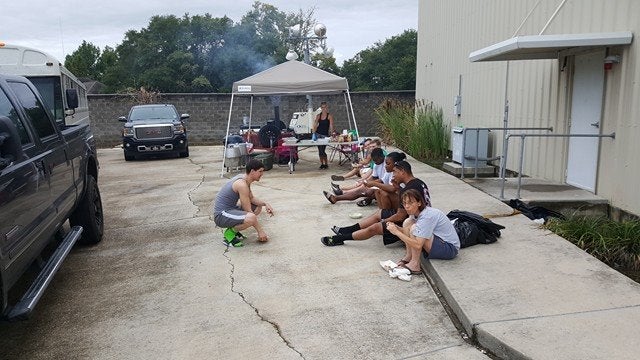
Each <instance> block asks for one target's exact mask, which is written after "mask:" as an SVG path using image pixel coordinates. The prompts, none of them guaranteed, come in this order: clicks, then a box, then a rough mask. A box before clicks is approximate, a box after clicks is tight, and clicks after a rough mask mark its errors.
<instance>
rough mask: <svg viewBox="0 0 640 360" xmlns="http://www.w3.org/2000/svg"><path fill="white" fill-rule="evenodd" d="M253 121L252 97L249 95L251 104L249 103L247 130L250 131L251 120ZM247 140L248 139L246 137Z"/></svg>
mask: <svg viewBox="0 0 640 360" xmlns="http://www.w3.org/2000/svg"><path fill="white" fill-rule="evenodd" d="M252 119H253V95H251V102H250V103H249V130H251V120H252ZM247 139H248V137H247Z"/></svg>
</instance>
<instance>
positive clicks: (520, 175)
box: [500, 132, 616, 199]
mask: <svg viewBox="0 0 640 360" xmlns="http://www.w3.org/2000/svg"><path fill="white" fill-rule="evenodd" d="M512 136H518V137H520V138H521V139H522V141H521V142H520V163H519V165H518V191H517V193H516V199H520V188H521V186H522V166H523V163H524V139H525V138H526V137H562V138H567V137H598V138H604V137H610V138H612V139H615V138H616V133H615V132H612V133H611V134H608V135H600V134H509V135H507V136H506V141H507V142H508V141H509V139H510V138H511V137H512ZM504 163H505V167H506V163H507V158H506V154H505V159H504ZM501 179H502V186H501V189H500V199H504V183H505V182H506V177H505V176H504V174H503V175H502V177H501Z"/></svg>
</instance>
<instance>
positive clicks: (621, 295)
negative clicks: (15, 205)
mask: <svg viewBox="0 0 640 360" xmlns="http://www.w3.org/2000/svg"><path fill="white" fill-rule="evenodd" d="M221 155H222V148H221V147H193V148H192V149H191V156H190V157H189V158H186V159H158V160H150V161H135V162H125V161H124V159H123V158H122V150H121V149H101V150H100V151H99V157H100V161H101V166H102V168H101V174H100V180H99V184H100V189H101V192H102V198H103V205H104V211H105V238H104V240H103V242H102V243H101V244H99V245H98V246H95V247H80V248H76V249H74V251H73V252H72V253H71V254H70V256H69V259H68V260H67V261H65V263H64V264H63V266H62V268H61V269H60V272H59V274H58V275H57V276H56V278H55V279H54V282H53V283H52V285H51V286H50V289H49V290H48V291H47V293H46V294H45V296H44V298H43V300H42V301H41V303H40V304H39V305H38V307H37V308H36V312H35V314H34V316H33V318H32V319H31V320H29V321H27V322H23V323H17V324H2V325H1V326H0V348H2V349H3V350H2V353H1V354H2V357H3V358H7V359H86V358H90V359H114V358H118V359H125V358H126V359H130V358H137V359H154V360H157V359H215V358H225V359H247V358H255V359H289V358H291V359H294V358H296V359H299V358H303V359H390V358H392V359H486V358H487V356H486V355H485V354H483V352H482V351H480V350H478V349H477V348H475V347H474V346H472V345H470V344H469V343H468V342H467V341H465V340H464V339H463V336H462V335H461V334H460V333H459V332H458V330H457V329H456V328H455V327H454V325H453V323H452V321H451V319H450V318H449V316H448V315H447V313H446V312H445V311H444V309H443V307H442V304H441V303H440V301H439V299H438V297H437V296H436V293H434V291H433V289H432V287H431V286H430V284H429V282H428V281H427V279H426V278H425V277H420V276H414V277H413V279H412V280H411V281H410V282H403V281H400V280H397V279H391V278H389V277H388V275H387V274H386V273H385V272H384V271H383V270H382V268H381V267H380V265H379V264H378V262H379V261H381V260H387V259H391V260H397V259H399V258H400V256H402V254H403V252H404V250H403V248H402V247H401V246H399V245H397V244H395V245H391V246H389V247H384V246H383V245H382V241H381V239H380V237H375V238H373V239H372V240H368V241H361V242H348V243H347V245H345V246H338V247H332V248H329V247H325V246H323V245H322V244H321V243H320V237H321V236H323V235H329V234H330V233H331V232H330V227H331V225H349V224H352V223H353V222H354V220H352V219H350V218H349V217H348V215H349V214H351V213H353V212H362V213H364V214H365V215H366V214H368V213H369V212H373V211H374V207H368V208H364V209H363V208H359V207H357V206H356V205H355V204H354V203H352V202H341V203H338V204H336V205H331V204H329V203H328V202H327V201H326V199H325V198H324V197H323V195H322V190H329V182H330V180H329V175H330V174H331V173H334V172H339V171H340V170H339V169H340V168H338V167H336V166H331V167H330V169H329V170H328V171H320V170H317V167H318V164H317V158H316V156H317V153H316V152H315V149H308V150H304V151H302V152H301V161H300V163H299V164H298V166H297V167H296V169H297V171H296V172H295V173H294V174H289V172H288V168H287V167H278V166H275V167H274V169H273V170H270V171H268V172H266V173H265V176H264V177H263V179H262V181H260V182H259V183H256V184H254V186H253V187H252V188H253V189H254V193H255V194H256V196H258V197H260V198H263V199H265V200H266V201H268V202H269V203H270V204H271V205H272V206H273V207H274V208H275V212H276V216H275V217H273V218H269V217H266V216H261V220H262V221H263V224H264V227H265V229H266V231H267V233H268V234H269V235H270V237H271V241H269V242H268V243H266V244H260V243H257V241H256V239H255V232H254V231H252V230H247V231H246V232H245V233H246V235H247V236H248V237H249V239H248V240H247V241H246V245H245V247H244V248H239V249H236V248H230V249H227V248H226V247H225V246H223V245H221V239H222V236H221V230H220V229H217V228H215V227H214V225H213V222H212V221H211V219H210V212H209V206H210V202H211V200H212V199H213V198H214V196H215V194H216V192H217V190H218V189H219V187H220V186H221V185H222V184H224V183H225V182H226V181H227V179H226V178H221V177H220V170H221V167H222V158H221ZM409 161H410V162H411V164H412V165H413V168H414V173H415V174H416V176H418V177H420V178H422V179H424V180H425V181H426V182H427V183H428V185H429V187H430V190H431V193H432V197H433V199H432V200H433V203H434V206H436V207H438V208H440V209H442V210H443V211H445V212H447V211H449V210H453V209H461V210H469V211H473V212H476V213H480V214H483V215H492V216H495V218H493V220H494V221H495V222H496V223H499V224H502V225H504V226H506V229H505V230H504V231H503V233H502V237H501V238H500V239H499V240H498V242H497V243H494V244H491V245H476V246H474V247H471V248H467V249H463V250H462V251H461V252H460V255H459V256H458V258H456V259H454V260H452V261H432V262H425V263H423V268H424V269H425V270H426V272H427V273H428V276H429V277H430V278H431V280H432V281H433V283H434V284H435V286H436V287H437V289H438V291H439V292H440V293H441V294H442V296H443V297H444V298H445V300H446V302H447V304H448V306H450V307H451V309H452V310H453V311H454V312H455V314H456V315H457V317H458V318H459V320H460V322H461V324H462V326H463V327H464V328H465V329H466V331H467V332H468V333H469V334H470V335H471V336H472V337H473V338H474V339H476V340H477V341H478V342H479V343H480V344H481V345H482V346H484V347H486V348H487V349H489V350H490V351H491V352H493V353H495V354H497V355H498V356H500V357H502V358H523V359H529V358H530V359H550V358H553V359H585V358H588V359H632V358H633V359H635V358H636V357H637V354H638V353H639V350H640V345H638V342H637V341H636V338H637V336H636V334H637V330H636V328H637V323H638V321H639V320H640V307H639V305H640V296H639V295H640V286H639V285H638V284H636V283H635V282H632V281H631V280H629V279H628V278H626V277H624V276H623V275H620V274H619V273H617V272H615V271H614V270H612V269H610V268H608V267H607V266H605V265H604V264H602V263H600V262H599V261H597V260H595V259H594V258H593V257H591V256H589V255H588V254H586V253H584V252H583V251H582V250H580V249H578V248H576V247H575V246H573V245H572V244H570V243H568V242H567V241H565V240H564V239H561V238H559V237H557V236H555V235H553V234H550V233H549V232H547V231H545V230H542V229H540V228H538V227H537V226H536V225H535V224H533V223H532V222H531V221H529V219H527V218H525V217H524V216H521V215H512V214H513V213H512V210H511V208H509V207H508V206H506V205H504V204H503V203H502V202H500V201H498V200H496V199H494V198H493V197H491V196H489V195H487V194H485V193H483V192H482V191H480V190H477V189H475V188H473V187H472V186H470V185H468V184H466V183H464V182H462V181H460V180H459V179H457V178H455V177H453V176H451V175H448V174H445V173H442V172H440V171H438V170H436V169H433V168H431V167H429V166H427V165H424V164H421V163H418V162H416V161H415V160H413V159H409ZM342 170H343V171H344V170H346V167H344V168H342ZM229 175H231V174H226V176H229Z"/></svg>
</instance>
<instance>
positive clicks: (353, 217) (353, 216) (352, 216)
mask: <svg viewBox="0 0 640 360" xmlns="http://www.w3.org/2000/svg"><path fill="white" fill-rule="evenodd" d="M349 217H350V218H352V219H360V218H361V217H362V213H359V212H354V213H351V214H349Z"/></svg>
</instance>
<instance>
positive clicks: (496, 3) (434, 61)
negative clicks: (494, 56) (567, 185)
mask: <svg viewBox="0 0 640 360" xmlns="http://www.w3.org/2000/svg"><path fill="white" fill-rule="evenodd" d="M561 3H562V0H540V1H538V0H520V1H511V0H493V1H492V0H483V1H468V0H449V1H437V0H421V1H420V3H419V12H420V20H419V28H418V61H417V71H416V74H417V75H416V76H417V79H416V84H417V85H416V98H417V99H426V100H430V101H433V102H434V103H435V104H436V105H438V106H441V107H442V108H443V109H444V113H445V116H446V118H447V120H448V121H449V122H450V123H451V124H452V125H457V124H463V125H465V126H469V127H479V126H482V127H498V126H502V125H503V114H504V94H505V78H506V69H507V63H506V62H487V63H471V62H469V59H468V56H469V53H470V52H472V51H475V50H478V49H481V48H483V47H485V46H488V45H491V44H494V43H496V42H499V41H503V40H506V39H509V38H511V37H513V36H514V35H537V34H539V33H540V32H541V31H542V29H543V28H544V26H545V24H546V23H547V21H548V20H549V19H550V18H551V17H552V15H553V14H554V12H555V11H556V9H557V8H558V6H559V5H560V4H561ZM532 9H533V11H532ZM528 14H529V17H528V18H527V15H528ZM638 14H640V1H637V0H616V1H606V0H567V1H566V2H564V4H563V6H562V8H561V9H560V11H559V12H558V13H557V14H556V16H555V18H554V19H553V20H552V21H551V22H550V24H549V26H548V27H547V29H546V30H545V31H544V34H563V33H589V32H609V31H632V32H634V36H638V33H637V31H638V30H640V29H639V28H640V21H638V18H637V17H638ZM525 19H526V21H524V20H525ZM523 21H524V23H523ZM521 25H522V27H521V28H520V29H519V30H518V31H517V29H518V28H519V27H520V26H521ZM516 31H517V33H516ZM637 41H638V39H637V38H636V39H634V42H633V43H632V44H631V46H625V47H620V48H611V49H609V53H610V54H620V55H622V62H621V63H620V64H614V65H613V69H612V70H609V71H607V72H606V73H605V78H606V84H605V87H606V89H605V95H604V103H603V105H604V106H603V119H602V127H601V131H602V133H610V132H613V131H615V132H616V134H617V136H616V139H615V140H611V139H608V138H605V139H603V140H602V142H601V148H600V161H599V171H598V180H597V193H598V194H599V195H601V196H604V197H607V198H609V199H610V201H611V202H612V204H613V205H614V206H617V207H620V208H622V209H624V210H627V211H631V212H633V213H636V214H640V192H637V191H635V190H627V189H634V188H635V186H636V185H635V183H636V182H637V180H636V179H637V178H638V177H640V162H639V161H637V160H636V155H635V154H636V153H638V151H639V150H640V128H639V125H638V124H639V123H640V119H639V118H638V117H639V116H640V101H639V99H640V60H639V59H640V56H639V55H640V54H639V53H638V52H639V51H640V50H638V49H640V47H638V46H636V45H635V44H636V43H637ZM564 65H565V63H564V61H563V60H562V59H561V60H533V61H511V62H510V63H509V81H508V98H509V105H510V107H509V109H510V114H509V125H510V126H512V127H516V126H517V127H525V126H526V127H548V126H552V127H553V128H554V133H568V131H569V123H568V120H567V119H568V117H569V116H568V114H569V104H568V101H569V99H570V96H571V89H570V86H571V68H572V58H571V57H570V58H569V59H568V61H567V63H566V66H564ZM460 75H461V76H462V90H461V94H462V116H460V117H456V116H454V115H453V114H452V109H453V97H454V96H455V95H457V94H458V79H459V76H460ZM490 143H491V149H490V155H499V154H500V153H501V152H502V132H500V131H498V132H493V133H492V134H491V142H490ZM567 144H568V140H567V139H566V138H565V139H560V138H548V139H542V138H529V139H527V140H526V153H525V160H524V171H523V172H524V173H525V174H526V175H529V176H535V177H540V178H546V179H550V180H554V181H559V182H563V181H564V179H565V169H566V162H567V158H566V156H567V155H566V153H567V146H568V145H567ZM519 147H520V140H519V139H512V140H510V147H509V161H508V168H509V169H511V170H517V168H518V160H519V159H518V152H519Z"/></svg>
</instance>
